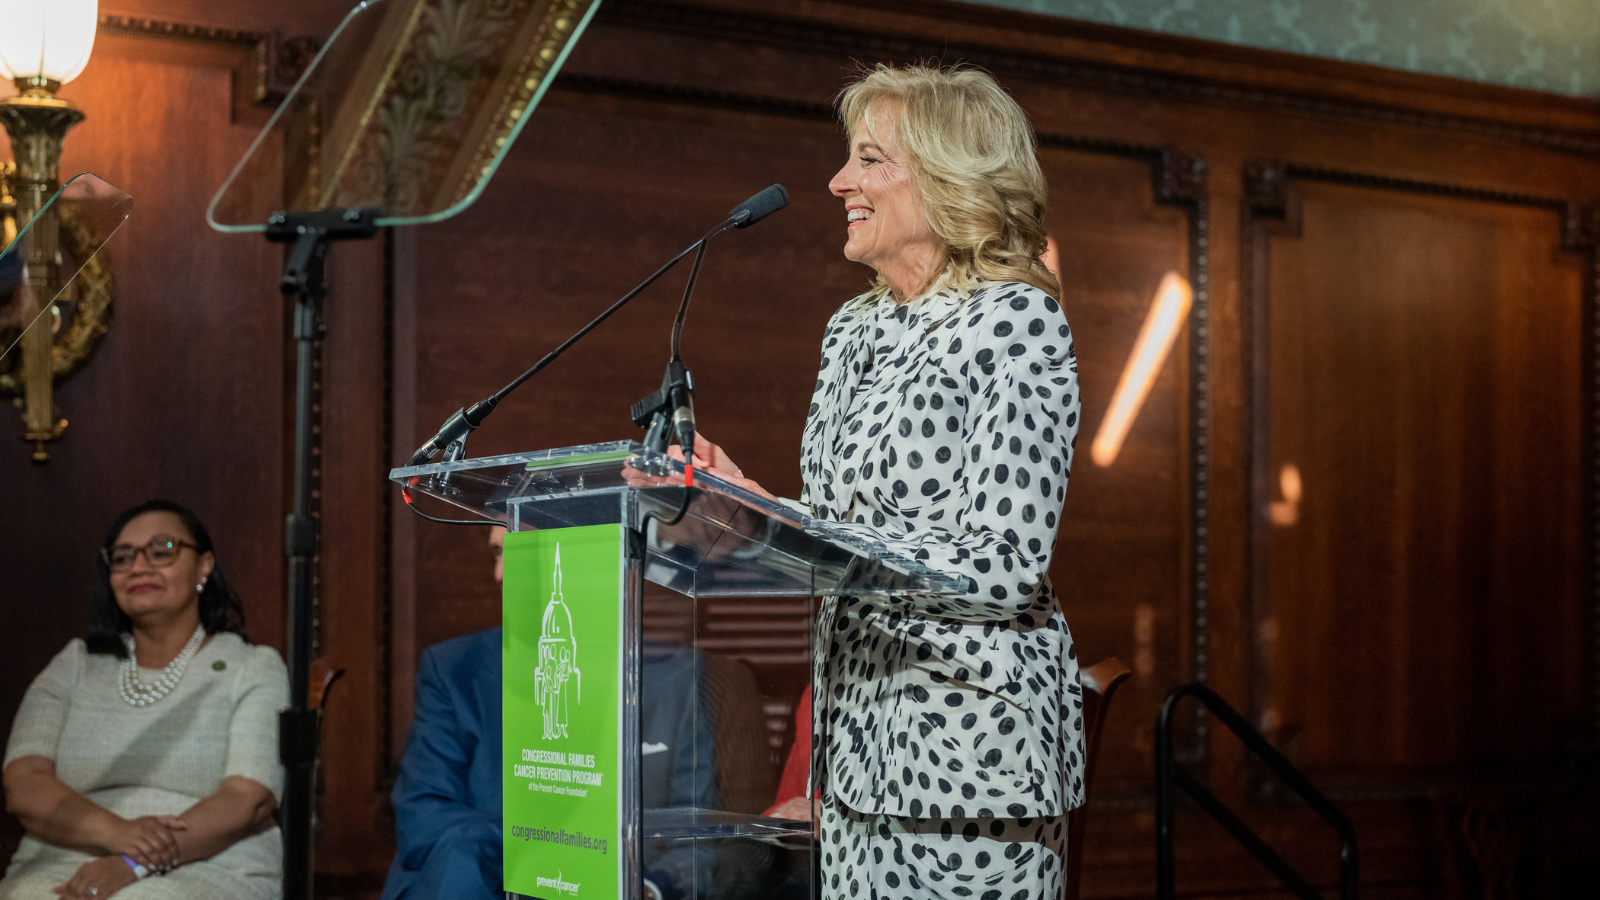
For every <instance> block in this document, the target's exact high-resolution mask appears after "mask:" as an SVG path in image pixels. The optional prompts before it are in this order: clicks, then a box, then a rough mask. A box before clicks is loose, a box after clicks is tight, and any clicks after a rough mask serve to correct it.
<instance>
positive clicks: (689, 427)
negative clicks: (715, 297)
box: [629, 218, 734, 487]
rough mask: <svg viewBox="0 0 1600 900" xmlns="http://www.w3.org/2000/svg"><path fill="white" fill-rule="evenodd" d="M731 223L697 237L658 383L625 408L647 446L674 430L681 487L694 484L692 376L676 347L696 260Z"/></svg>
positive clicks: (660, 444) (658, 446) (661, 447)
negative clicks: (696, 250) (680, 454)
mask: <svg viewBox="0 0 1600 900" xmlns="http://www.w3.org/2000/svg"><path fill="white" fill-rule="evenodd" d="M732 227H734V219H732V218H730V219H728V220H727V221H726V222H723V223H722V224H721V225H719V226H717V227H716V229H714V230H713V231H712V232H711V233H709V234H707V235H706V236H705V237H704V238H702V239H701V241H700V252H699V253H696V254H695V257H694V266H693V267H692V268H690V270H689V283H688V284H686V285H684V288H683V301H682V302H681V303H679V304H678V315H677V317H676V318H674V319H673V320H672V355H671V356H670V358H668V360H667V372H666V375H665V376H663V377H662V379H661V387H660V388H657V389H656V390H655V391H654V392H653V393H651V394H650V395H649V396H648V397H645V398H644V399H642V400H640V401H639V402H638V403H635V404H633V407H632V408H631V409H630V410H629V412H630V414H631V415H632V417H633V424H635V425H638V426H639V427H640V428H644V429H645V436H644V445H645V447H646V448H647V449H650V450H655V451H656V452H658V453H665V452H666V450H667V445H668V444H669V443H671V441H672V436H673V435H674V434H676V436H677V438H678V446H680V447H682V448H683V484H684V487H693V486H694V376H693V375H691V374H690V373H689V369H688V368H687V367H686V366H684V364H683V354H682V352H681V348H680V343H681V341H682V338H683V320H684V317H685V316H686V315H687V314H688V312H689V298H690V297H692V296H694V283H695V280H696V279H698V278H699V277H700V261H701V260H703V259H705V255H706V245H707V244H708V243H709V242H710V240H711V239H712V238H713V237H716V236H717V235H718V234H721V233H722V232H723V231H726V230H727V229H729V228H732Z"/></svg>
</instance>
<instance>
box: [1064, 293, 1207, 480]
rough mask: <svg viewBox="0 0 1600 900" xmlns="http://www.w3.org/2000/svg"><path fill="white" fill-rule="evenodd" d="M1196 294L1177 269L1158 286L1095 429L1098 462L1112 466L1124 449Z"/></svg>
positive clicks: (1092, 453) (1094, 450)
mask: <svg viewBox="0 0 1600 900" xmlns="http://www.w3.org/2000/svg"><path fill="white" fill-rule="evenodd" d="M1193 302H1194V294H1193V292H1192V291H1191V290H1190V289H1189V282H1188V281H1187V280H1186V279H1184V278H1183V277H1182V276H1181V275H1179V274H1178V273H1177V272H1168V273H1167V274H1166V277H1164V278H1162V279H1161V286H1160V287H1158V288H1156V296H1155V299H1154V300H1152V301H1151V302H1150V312H1149V313H1148V314H1147V315H1146V316H1145V319H1144V325H1143V326H1142V327H1140V329H1139V337H1138V339H1137V340H1135V341H1134V342H1133V352H1132V353H1130V354H1129V355H1128V362H1127V365H1125V366H1124V367H1123V369H1122V379H1121V380H1120V381H1118V382H1117V390H1116V393H1114V394H1112V395H1111V406H1110V408H1109V409H1107V410H1106V417H1105V418H1104V419H1101V420H1100V430H1099V431H1097V432H1095V436H1094V444H1093V445H1091V446H1090V448H1089V456H1090V458H1092V459H1093V460H1094V461H1095V465H1098V466H1102V467H1104V466H1109V465H1111V464H1112V463H1113V462H1115V461H1116V459H1117V454H1118V453H1119V452H1121V451H1122V442H1123V440H1124V439H1125V438H1127V436H1128V429H1130V428H1132V427H1133V420H1134V419H1136V418H1138V416H1139V409H1140V407H1142V406H1144V399H1145V397H1146V396H1147V395H1148V394H1149V393H1150V386H1151V385H1153V384H1155V381H1156V375H1157V374H1159V373H1160V372H1161V365H1162V364H1163V363H1164V362H1166V360H1167V354H1168V353H1170V352H1171V351H1172V343H1173V341H1176V340H1177V339H1178V332H1179V331H1180V330H1182V328H1183V325H1184V323H1185V322H1187V321H1188V320H1189V306H1190V304H1192V303H1193Z"/></svg>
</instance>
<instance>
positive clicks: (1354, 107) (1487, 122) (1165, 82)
mask: <svg viewBox="0 0 1600 900" xmlns="http://www.w3.org/2000/svg"><path fill="white" fill-rule="evenodd" d="M990 12H991V14H992V17H993V18H995V19H997V20H1000V19H1003V18H1004V17H1005V16H1007V15H1010V14H1008V13H1006V12H1005V11H1003V10H993V11H990ZM596 19H597V20H598V21H599V22H602V23H605V24H609V25H616V26H622V27H628V28H635V29H645V30H653V31H667V32H677V33H687V34H691V35H695V36H699V37H706V38H715V39H719V40H724V41H737V42H750V43H761V44H768V45H777V46H784V47H791V48H796V49H801V50H808V51H827V52H829V53H832V54H838V53H841V52H843V53H847V54H849V55H851V56H859V57H862V58H864V59H869V60H872V59H894V60H901V61H910V60H921V59H942V60H949V61H955V60H961V61H963V62H966V63H969V64H972V65H975V66H980V67H982V68H984V69H987V70H989V71H990V72H993V73H995V74H1004V75H1008V76H1015V77H1021V78H1027V79H1030V80H1034V81H1043V82H1048V83H1050V84H1063V83H1065V84H1073V85H1082V86H1086V87H1091V88H1099V89H1105V90H1116V91H1127V92H1132V93H1137V94H1143V95H1148V96H1157V97H1166V98H1180V99H1186V100H1193V101H1198V102H1205V103H1222V104H1229V105H1236V106H1255V107H1267V108H1271V109H1280V110H1285V111H1289V112H1300V113H1310V114H1314V115H1317V116H1322V117H1326V116H1341V117H1348V118H1354V119H1361V120H1365V121H1371V122H1377V123H1381V124H1385V125H1398V126H1407V127H1415V128H1426V129H1434V130H1442V131H1449V132H1454V133H1457V134H1468V135H1472V136H1474V137H1482V138H1491V139H1498V140H1506V141H1511V142H1514V143H1519V144H1528V145H1532V146H1536V147H1542V148H1544V149H1547V150H1555V151H1558V152H1562V153H1574V154H1579V155H1584V156H1594V155H1600V135H1596V134H1595V133H1592V132H1579V131H1567V130H1561V129H1557V128H1537V127H1531V126H1527V125H1519V124H1510V123H1506V122H1501V121H1495V120H1492V119H1486V118H1474V117H1469V116H1456V115H1445V114H1441V113H1435V112H1426V111H1419V110H1414V109H1407V108H1404V107H1401V106H1395V105H1389V104H1382V103H1376V102H1362V101H1359V100H1354V99H1348V98H1342V97H1325V96H1315V95H1306V94H1301V93H1295V92H1292V91H1274V90H1269V89H1264V88H1261V87H1257V86H1253V85H1239V84H1229V83H1227V82H1224V81H1218V80H1210V79H1203V78H1199V77H1194V76H1188V75H1183V74H1175V73H1171V72H1163V71H1157V70H1153V69H1146V68H1136V67H1130V66H1119V65H1114V64H1111V63H1105V62H1099V61H1090V60H1083V59H1077V58H1073V57H1068V56H1054V55H1043V54H1038V53H1025V52H1018V51H1016V50H1014V49H1009V48H1006V47H998V46H988V45H982V44H961V43H947V42H943V41H935V40H930V39H927V38H923V37H918V36H908V35H905V34H895V33H892V32H880V31H869V30H866V29H860V28H852V27H848V26H844V25H836V24H831V23H830V24H824V23H820V22H816V21H806V20H803V19H797V18H787V17H780V16H767V15H759V14H756V13H749V12H744V11H736V10H728V9H709V8H704V7H695V6H688V5H682V4H678V3H671V2H663V0H608V2H607V3H606V4H604V5H603V6H601V8H600V12H599V14H598V15H597V16H596Z"/></svg>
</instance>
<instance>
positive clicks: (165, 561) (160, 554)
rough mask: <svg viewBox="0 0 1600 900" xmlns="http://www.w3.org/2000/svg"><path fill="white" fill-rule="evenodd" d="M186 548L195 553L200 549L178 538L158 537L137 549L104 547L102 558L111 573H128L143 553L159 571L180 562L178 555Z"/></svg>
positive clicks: (125, 546)
mask: <svg viewBox="0 0 1600 900" xmlns="http://www.w3.org/2000/svg"><path fill="white" fill-rule="evenodd" d="M185 547H188V548H189V549H190V550H195V551H198V550H199V549H200V548H199V547H196V546H195V545H193V544H191V543H189V542H188V541H180V540H178V539H177V538H171V537H167V536H166V535H156V536H155V537H153V538H151V539H150V543H148V544H145V545H144V546H143V547H135V546H133V545H132V544H118V545H116V546H115V547H102V548H100V558H101V559H103V560H105V561H106V565H108V566H110V567H111V571H113V572H126V571H128V570H129V569H131V568H133V562H134V560H136V559H138V558H139V554H141V553H143V554H144V558H145V559H147V560H149V561H150V565H152V566H154V567H156V568H158V569H165V568H166V567H168V566H170V565H172V564H173V563H175V562H177V561H178V554H179V553H182V552H183V548H185Z"/></svg>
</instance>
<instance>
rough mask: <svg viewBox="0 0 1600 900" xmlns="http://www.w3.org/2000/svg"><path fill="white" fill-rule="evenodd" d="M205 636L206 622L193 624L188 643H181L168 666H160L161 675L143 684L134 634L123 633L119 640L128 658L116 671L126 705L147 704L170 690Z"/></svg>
mask: <svg viewBox="0 0 1600 900" xmlns="http://www.w3.org/2000/svg"><path fill="white" fill-rule="evenodd" d="M205 639H206V628H205V626H204V625H196V626H195V629H194V634H193V635H192V636H190V638H189V643H187V644H184V645H183V649H182V650H180V651H178V655H177V656H176V657H174V658H173V660H172V662H170V663H167V667H166V668H165V669H162V670H161V677H160V678H158V679H156V683H155V684H151V685H146V684H144V683H142V682H140V681H139V662H138V658H137V656H136V655H135V653H134V645H133V635H131V634H125V635H123V636H122V642H123V643H124V644H126V645H127V647H128V658H127V659H125V660H123V661H122V666H121V667H120V669H119V670H118V672H117V692H118V693H120V694H121V695H122V699H123V700H126V701H127V703H128V705H129V706H149V705H150V704H152V703H154V702H156V701H157V700H160V699H161V698H162V697H165V696H166V695H168V694H170V693H172V689H173V688H175V687H177V686H178V681H179V680H181V679H182V678H183V673H184V671H185V670H187V669H188V668H189V661H190V660H192V659H194V655H195V654H196V653H199V652H200V644H201V643H203V642H204V641H205Z"/></svg>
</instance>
